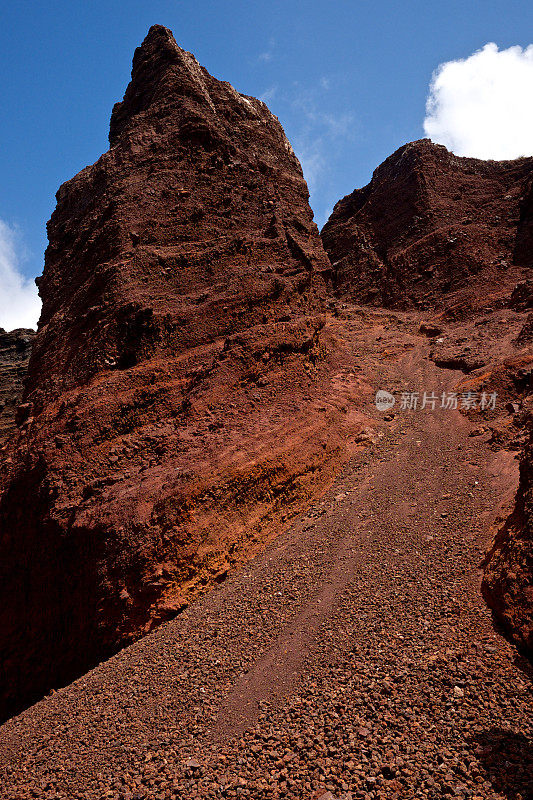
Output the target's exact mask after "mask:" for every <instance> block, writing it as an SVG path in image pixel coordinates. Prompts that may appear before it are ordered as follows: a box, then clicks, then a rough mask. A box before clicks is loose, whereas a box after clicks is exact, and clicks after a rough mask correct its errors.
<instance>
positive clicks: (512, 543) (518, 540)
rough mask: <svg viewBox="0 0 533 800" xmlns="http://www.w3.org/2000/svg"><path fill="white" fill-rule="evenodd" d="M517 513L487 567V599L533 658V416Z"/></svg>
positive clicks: (522, 465) (496, 543) (522, 464)
mask: <svg viewBox="0 0 533 800" xmlns="http://www.w3.org/2000/svg"><path fill="white" fill-rule="evenodd" d="M527 426H528V431H529V434H528V441H527V444H526V447H525V449H524V452H523V453H522V457H521V461H520V486H519V489H518V494H517V498H516V506H515V509H514V512H513V513H512V514H511V516H510V517H509V518H508V520H507V521H506V523H505V525H504V526H503V527H502V529H501V530H500V531H499V532H498V534H497V536H496V539H495V541H494V544H493V546H492V549H491V550H490V552H489V553H488V555H487V558H486V560H485V564H484V575H483V583H482V591H483V596H484V598H485V600H486V602H487V604H488V605H489V606H490V608H491V609H492V610H493V613H494V615H495V617H496V619H497V620H498V622H499V623H500V624H501V625H502V626H503V628H504V629H505V631H506V632H507V634H508V635H509V637H510V638H511V639H512V640H513V641H514V642H515V643H516V644H517V645H518V647H520V648H521V649H522V650H523V651H524V652H525V653H526V654H527V655H528V656H529V657H530V659H533V415H530V416H529V419H528V422H527Z"/></svg>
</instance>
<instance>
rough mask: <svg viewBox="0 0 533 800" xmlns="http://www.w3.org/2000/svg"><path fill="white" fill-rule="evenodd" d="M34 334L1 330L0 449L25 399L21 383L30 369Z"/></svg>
mask: <svg viewBox="0 0 533 800" xmlns="http://www.w3.org/2000/svg"><path fill="white" fill-rule="evenodd" d="M34 336H35V331H33V330H31V329H26V328H17V330H14V331H10V332H9V333H8V332H6V331H4V330H3V329H2V328H0V447H2V446H3V445H4V444H5V442H6V440H7V439H8V438H9V436H10V434H11V433H12V432H13V430H14V427H15V409H16V407H17V405H18V404H19V402H20V398H21V396H22V381H23V380H24V378H25V376H26V372H27V370H28V361H29V358H30V352H31V345H32V341H33V338H34Z"/></svg>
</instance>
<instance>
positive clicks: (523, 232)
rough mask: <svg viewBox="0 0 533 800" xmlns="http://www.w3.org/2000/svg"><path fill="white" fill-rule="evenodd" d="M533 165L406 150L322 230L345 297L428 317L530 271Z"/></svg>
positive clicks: (432, 149)
mask: <svg viewBox="0 0 533 800" xmlns="http://www.w3.org/2000/svg"><path fill="white" fill-rule="evenodd" d="M532 172H533V159H531V158H521V159H517V160H515V161H500V162H498V161H481V160H478V159H474V158H460V157H458V156H455V155H453V153H450V152H448V150H446V148H445V147H442V145H437V144H433V143H432V142H430V141H429V140H427V139H423V140H421V141H417V142H412V143H410V144H407V145H404V146H403V147H401V148H400V149H399V150H397V151H396V152H395V153H394V154H393V155H391V156H390V157H389V158H387V159H386V161H384V162H383V164H381V166H379V167H378V168H377V169H376V170H375V172H374V174H373V177H372V180H371V182H370V183H369V184H368V186H365V187H364V188H363V189H356V190H355V191H354V192H352V194H350V195H347V196H346V197H345V198H344V199H342V200H340V201H339V202H338V203H337V205H336V206H335V208H334V210H333V213H332V215H331V217H330V218H329V220H328V222H327V223H326V225H325V227H324V229H323V231H322V239H323V242H324V246H325V248H326V251H327V252H328V254H329V256H330V259H331V261H332V265H333V283H334V287H335V289H336V291H337V292H338V293H339V294H340V295H341V296H344V297H347V298H349V299H352V300H354V301H355V302H362V303H373V304H376V305H384V306H388V307H397V308H402V307H405V308H407V307H409V306H417V307H420V308H425V307H432V306H434V305H435V304H437V305H438V304H440V303H442V299H443V296H445V295H446V293H448V292H450V291H454V290H456V289H460V288H461V287H464V286H466V285H467V284H468V283H469V282H470V281H472V280H473V279H475V277H476V276H478V275H480V274H481V276H482V282H483V286H484V287H485V289H488V287H489V286H490V285H495V286H498V285H499V284H500V283H501V282H502V280H503V281H505V280H506V278H505V273H506V271H507V270H508V269H509V268H511V267H512V266H513V265H520V266H531V264H532V263H533V255H532V253H533V250H532V247H531V245H532V243H533V240H532V230H533V228H532V219H533V217H532V189H531V178H532Z"/></svg>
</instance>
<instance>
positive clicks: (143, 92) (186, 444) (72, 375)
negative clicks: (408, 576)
mask: <svg viewBox="0 0 533 800" xmlns="http://www.w3.org/2000/svg"><path fill="white" fill-rule="evenodd" d="M110 145H111V146H110V149H109V151H108V152H107V153H105V154H104V155H103V156H102V157H101V158H100V159H99V160H98V161H97V162H96V163H95V164H93V165H92V166H89V167H86V168H85V169H83V170H82V171H81V172H80V173H79V174H78V175H76V176H75V177H74V178H72V180H70V181H68V182H67V183H65V184H64V185H63V186H62V187H61V188H60V189H59V191H58V193H57V207H56V210H55V211H54V213H53V215H52V218H51V220H50V222H49V225H48V236H49V246H48V249H47V251H46V258H45V268H44V274H43V276H42V278H41V279H40V280H39V292H40V295H41V297H42V300H43V311H42V318H41V325H40V330H39V333H38V335H37V337H36V340H35V344H34V349H33V352H32V358H31V362H30V366H29V374H28V380H27V385H26V390H25V394H24V404H25V407H24V409H23V410H22V411H21V413H23V414H26V418H25V420H24V424H23V425H22V427H21V428H20V430H19V433H18V437H16V441H14V442H13V445H12V452H11V453H10V463H9V465H4V470H3V474H2V475H1V485H2V494H1V498H0V527H1V531H2V534H1V540H0V586H1V589H0V659H1V661H2V665H3V670H4V671H3V679H2V682H1V687H0V714H2V715H4V716H5V715H7V714H9V713H10V712H13V711H16V710H17V709H20V708H21V706H22V705H23V704H24V703H28V702H30V701H32V700H34V699H36V698H37V697H39V696H41V695H42V694H43V693H44V692H46V691H47V690H49V689H51V688H56V687H57V686H60V685H61V684H64V683H65V682H67V681H68V680H70V679H72V678H73V677H75V676H76V675H79V674H81V673H82V672H83V671H85V670H87V669H88V668H89V667H90V666H92V665H94V664H95V663H97V662H98V661H100V660H101V659H102V658H104V657H106V656H108V655H110V654H111V653H113V652H116V651H117V650H118V649H119V648H120V647H121V646H123V645H124V644H126V643H128V642H131V641H133V640H134V639H136V638H138V637H140V636H142V635H144V634H145V633H147V632H148V631H149V630H150V629H151V628H153V627H154V626H155V625H156V624H159V623H160V622H161V621H163V620H164V619H169V618H171V617H172V616H175V615H176V614H179V613H181V611H182V610H183V609H185V608H186V607H187V604H188V602H189V600H190V598H191V597H193V596H195V595H196V594H198V593H201V592H203V591H205V590H206V589H207V588H209V587H210V586H212V585H213V584H217V583H219V582H222V581H224V579H225V576H227V574H228V571H229V570H230V569H231V568H232V567H234V566H235V565H236V564H238V563H240V562H241V561H242V560H243V559H245V558H247V557H249V556H250V554H251V553H253V552H255V550H257V549H259V548H260V547H261V546H262V545H263V543H264V542H265V541H266V540H268V539H269V538H272V537H274V535H275V534H276V533H277V532H278V531H279V530H280V529H281V528H282V527H283V525H284V524H285V523H286V521H287V518H288V516H290V515H291V514H293V513H295V512H296V511H297V510H298V509H299V508H301V507H302V506H303V505H305V504H306V503H308V502H310V500H311V498H312V497H314V496H316V494H317V493H318V492H320V491H322V490H323V488H324V486H325V485H327V484H328V483H329V482H330V481H331V480H332V478H333V475H334V473H335V470H336V469H337V467H338V465H339V463H340V462H342V461H343V459H344V458H345V457H346V455H347V453H348V450H349V448H350V447H351V446H352V444H351V439H350V430H354V429H355V430H357V429H359V428H360V420H361V414H360V413H359V412H357V411H356V410H355V403H356V401H359V400H360V398H361V396H362V395H363V394H364V393H365V391H367V389H365V388H364V385H363V382H362V381H361V380H360V379H359V378H358V377H357V374H356V371H354V368H353V362H352V364H349V365H347V366H346V367H345V365H344V363H343V352H344V343H343V342H342V341H340V340H337V341H334V340H332V339H331V338H328V336H329V334H327V333H324V332H323V331H322V329H323V325H324V314H323V311H324V281H323V278H322V276H323V275H324V274H326V273H327V272H328V269H329V262H328V259H327V256H326V254H325V252H324V250H323V247H322V244H321V241H320V238H319V235H318V230H317V228H316V225H315V224H314V222H313V219H312V212H311V209H310V207H309V203H308V190H307V186H306V183H305V180H304V178H303V174H302V170H301V167H300V165H299V163H298V160H297V159H296V157H295V155H294V152H293V150H292V148H291V146H290V144H289V142H288V141H287V139H286V137H285V134H284V132H283V130H282V128H281V126H280V124H279V122H278V120H277V119H276V117H274V116H273V115H272V114H271V113H270V112H269V111H268V109H267V107H266V106H265V104H264V103H262V102H261V101H259V100H256V99H255V98H252V97H246V96H243V95H241V94H239V93H238V92H237V91H235V89H233V87H232V86H230V85H229V84H228V83H225V82H220V81H218V80H216V79H215V78H213V77H211V76H210V75H209V73H208V72H207V71H206V70H205V69H204V68H203V67H201V66H200V65H199V64H198V63H197V61H196V60H195V58H194V57H193V56H192V55H191V54H189V53H186V52H185V51H184V50H182V49H181V48H180V47H178V45H177V44H176V42H175V41H174V38H173V36H172V34H171V32H170V31H169V30H167V29H166V28H163V27H161V26H155V27H153V28H151V29H150V32H149V34H148V36H147V38H146V39H145V41H144V42H143V44H142V46H141V47H140V48H138V49H137V50H136V52H135V56H134V59H133V68H132V79H131V83H130V84H129V86H128V88H127V90H126V93H125V95H124V99H123V101H122V102H120V103H118V104H117V105H115V107H114V109H113V114H112V118H111V126H110ZM28 404H32V405H31V415H30V413H29V409H30V406H29V405H28ZM30 419H31V424H30V423H29V421H30ZM28 498H32V502H31V503H30V504H28ZM15 532H16V535H14V534H15Z"/></svg>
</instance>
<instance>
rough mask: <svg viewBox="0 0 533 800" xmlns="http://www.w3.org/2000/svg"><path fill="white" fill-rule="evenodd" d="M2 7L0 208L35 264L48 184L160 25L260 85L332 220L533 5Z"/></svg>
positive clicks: (342, 2)
mask: <svg viewBox="0 0 533 800" xmlns="http://www.w3.org/2000/svg"><path fill="white" fill-rule="evenodd" d="M0 22H1V25H0V38H1V46H0V71H1V72H0V74H2V76H3V77H2V81H1V82H0V95H1V97H0V113H1V114H2V124H1V126H0V137H1V146H0V177H1V187H2V191H1V192H0V220H1V221H2V223H3V224H5V225H7V226H9V230H10V231H12V232H14V233H13V236H14V237H15V239H16V241H12V245H13V247H14V248H16V250H17V257H18V266H19V269H20V270H21V271H22V272H23V273H24V274H25V275H27V276H35V275H37V274H39V273H40V272H41V270H42V254H43V251H44V248H45V246H46V231H45V224H46V220H47V219H48V218H49V216H50V214H51V212H52V210H53V207H54V194H55V192H56V190H57V188H58V186H59V185H60V184H61V183H62V182H63V181H65V180H67V179H68V178H70V177H71V176H72V175H74V174H75V173H76V172H78V171H79V170H80V169H82V168H83V167H84V166H86V165H87V164H90V163H92V162H94V161H95V160H96V159H97V158H98V157H99V156H100V154H101V153H102V152H103V151H104V150H106V149H107V133H108V123H109V116H110V113H111V108H112V106H113V103H114V102H115V101H117V100H119V99H121V97H122V95H123V92H124V89H125V87H126V84H127V82H128V79H129V72H130V68H131V58H132V55H133V50H134V48H135V47H136V46H137V45H138V44H139V43H140V42H141V41H142V39H143V38H144V36H145V35H146V32H147V30H148V28H149V26H150V25H151V24H154V23H160V24H163V25H166V26H168V27H170V28H172V30H173V32H174V35H175V37H176V39H177V41H178V43H179V44H180V45H181V46H182V47H184V48H185V49H187V50H190V51H192V52H193V53H194V54H195V55H196V57H197V58H198V60H199V61H200V63H202V64H203V65H204V66H205V67H207V69H208V70H209V71H210V72H211V73H212V74H213V75H214V76H215V77H217V78H220V79H223V80H228V81H230V82H231V83H232V84H233V85H234V86H235V87H236V88H237V89H238V90H239V91H240V92H243V93H246V94H251V95H255V96H258V97H261V98H262V99H264V100H265V101H266V102H267V104H268V105H269V107H270V108H271V110H272V111H273V112H274V113H276V114H277V115H278V116H279V118H280V120H281V122H282V124H283V125H284V127H285V130H286V133H287V135H288V137H289V139H290V140H291V141H292V143H293V145H294V146H295V149H296V151H297V153H298V154H299V155H300V156H301V159H302V162H303V166H304V172H305V173H306V177H307V178H308V182H309V184H310V189H311V203H312V206H313V209H314V211H315V217H316V220H317V222H318V224H319V225H322V224H323V222H324V221H325V218H326V215H327V214H328V212H329V211H330V210H331V208H332V206H333V204H334V203H335V202H336V201H337V200H338V199H339V198H340V197H342V196H343V195H345V194H347V193H348V192H350V191H352V190H353V189H354V188H355V187H358V186H361V185H363V184H365V183H366V182H368V180H369V179H370V176H371V174H372V171H373V169H374V168H375V167H376V166H377V165H378V164H379V163H380V162H381V161H382V160H383V159H384V158H385V157H386V156H387V155H389V154H390V153H391V152H393V151H394V150H395V149H396V148H397V147H399V146H400V145H401V144H403V143H405V142H407V141H410V140H413V139H417V138H420V137H422V136H423V135H424V130H423V122H424V116H425V103H426V98H427V94H428V87H429V83H430V80H431V76H432V73H433V71H434V70H435V69H436V68H437V66H438V65H439V64H441V63H442V62H446V61H452V60H454V59H458V58H466V57H468V56H470V55H471V54H472V53H473V52H475V51H476V50H478V49H480V48H482V47H483V46H484V45H485V44H487V43H488V42H495V43H496V44H497V45H498V46H499V47H500V48H501V49H504V48H508V47H510V46H512V45H520V46H521V47H525V46H527V45H528V44H529V43H530V41H531V38H532V33H533V6H531V4H526V3H525V2H524V1H523V0H520V2H514V0H507V2H500V1H499V0H498V1H497V2H496V0H483V2H481V1H480V0H475V1H473V0H460V2H459V1H457V0H451V1H450V0H448V1H447V2H442V3H439V4H434V3H431V2H428V1H427V0H425V2H418V1H417V2H415V1H414V0H409V1H408V2H388V1H387V2H385V1H381V2H380V0H374V1H373V2H370V0H361V1H360V2H357V1H354V0H352V1H351V2H349V1H348V0H322V1H316V2H298V1H297V0H284V1H283V2H280V0H270V2H242V1H241V0H226V1H224V2H220V0H219V2H208V1H207V0H194V2H192V1H189V0H184V1H183V2H178V1H177V0H167V1H166V2H163V1H161V0H151V1H150V2H146V0H144V2H137V0H133V1H132V0H129V1H128V2H113V1H111V2H110V1H109V0H107V1H106V2H102V1H101V0H92V2H76V0H74V2H72V1H71V2H65V1H64V0H55V2H53V3H50V2H46V3H45V2H26V1H25V0H17V2H16V3H9V4H5V3H4V4H3V6H2V11H1V12H0ZM531 96H532V95H531V94H530V95H529V96H528V97H525V98H524V100H525V102H527V103H530V104H531ZM0 233H1V230H0ZM0 291H1V287H0ZM0 308H1V304H0ZM2 324H3V322H2V319H1V317H0V325H2Z"/></svg>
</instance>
